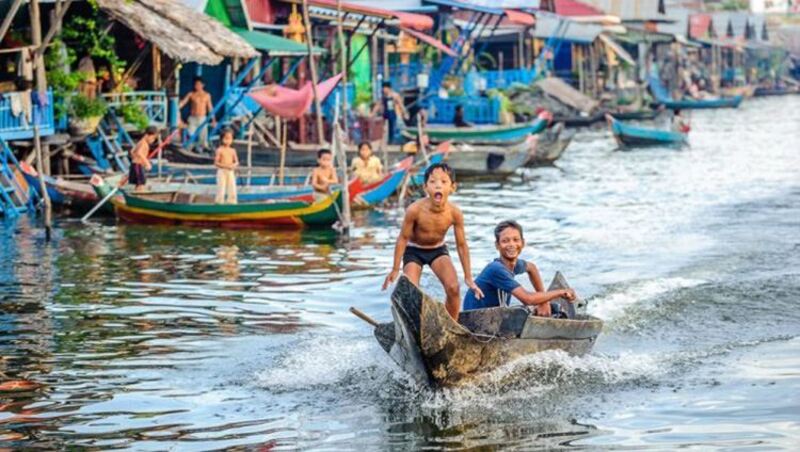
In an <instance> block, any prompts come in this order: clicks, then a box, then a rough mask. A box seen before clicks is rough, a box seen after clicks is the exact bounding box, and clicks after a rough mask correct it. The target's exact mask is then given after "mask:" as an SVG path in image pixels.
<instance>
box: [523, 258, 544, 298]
mask: <svg viewBox="0 0 800 452" xmlns="http://www.w3.org/2000/svg"><path fill="white" fill-rule="evenodd" d="M525 264H526V265H525V272H526V273H527V274H528V278H530V280H531V284H532V285H533V289H534V290H535V291H536V292H544V282H543V281H542V275H540V274H539V269H538V268H536V265H535V264H534V263H533V262H526V263H525Z"/></svg>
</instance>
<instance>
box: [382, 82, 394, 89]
mask: <svg viewBox="0 0 800 452" xmlns="http://www.w3.org/2000/svg"><path fill="white" fill-rule="evenodd" d="M381 87H383V88H391V87H392V82H383V83H382V84H381Z"/></svg>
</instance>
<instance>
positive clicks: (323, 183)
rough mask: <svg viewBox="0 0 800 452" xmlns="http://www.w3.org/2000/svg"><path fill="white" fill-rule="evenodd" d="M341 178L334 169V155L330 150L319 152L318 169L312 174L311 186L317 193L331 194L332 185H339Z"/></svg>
mask: <svg viewBox="0 0 800 452" xmlns="http://www.w3.org/2000/svg"><path fill="white" fill-rule="evenodd" d="M338 183H339V177H338V176H336V170H335V169H334V168H333V154H331V151H330V149H320V150H319V151H318V152H317V167H316V168H314V171H313V172H312V173H311V186H312V187H314V191H315V192H317V193H324V194H328V193H330V189H331V185H333V184H338Z"/></svg>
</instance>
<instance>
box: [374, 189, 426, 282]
mask: <svg viewBox="0 0 800 452" xmlns="http://www.w3.org/2000/svg"><path fill="white" fill-rule="evenodd" d="M417 215H418V208H417V206H416V205H414V204H412V205H411V206H409V208H408V210H406V214H405V216H404V217H403V226H402V227H401V228H400V234H398V235H397V242H396V243H395V245H394V259H393V261H392V271H391V272H389V275H388V276H387V277H386V279H385V280H384V281H383V287H382V288H381V290H386V289H387V288H388V287H389V285H390V284H392V283H393V282H394V280H395V279H397V275H398V274H399V273H400V263H401V262H402V260H403V254H404V253H405V252H406V246H407V245H408V241H409V240H410V239H411V234H413V233H414V223H415V222H416V221H417Z"/></svg>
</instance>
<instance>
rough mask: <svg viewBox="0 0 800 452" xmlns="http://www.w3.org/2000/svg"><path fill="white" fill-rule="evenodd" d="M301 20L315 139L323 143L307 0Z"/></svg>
mask: <svg viewBox="0 0 800 452" xmlns="http://www.w3.org/2000/svg"><path fill="white" fill-rule="evenodd" d="M303 22H305V28H306V45H307V46H308V68H309V70H311V89H312V90H313V92H314V108H316V109H317V139H318V140H319V143H320V144H322V143H324V140H325V136H324V133H325V129H324V128H323V127H322V105H321V104H320V101H319V94H318V93H317V82H318V79H317V61H316V60H315V59H314V44H313V42H312V40H311V37H312V33H311V20H310V19H309V18H308V0H303Z"/></svg>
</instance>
